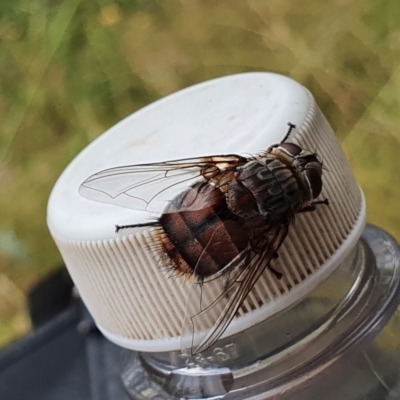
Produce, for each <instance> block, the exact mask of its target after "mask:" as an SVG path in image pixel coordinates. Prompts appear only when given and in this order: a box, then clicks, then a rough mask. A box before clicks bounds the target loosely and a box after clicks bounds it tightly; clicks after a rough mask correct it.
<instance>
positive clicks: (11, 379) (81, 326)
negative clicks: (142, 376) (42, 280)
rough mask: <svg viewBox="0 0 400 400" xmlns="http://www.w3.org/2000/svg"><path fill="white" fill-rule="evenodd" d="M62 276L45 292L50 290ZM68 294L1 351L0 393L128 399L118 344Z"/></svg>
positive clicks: (23, 398)
mask: <svg viewBox="0 0 400 400" xmlns="http://www.w3.org/2000/svg"><path fill="white" fill-rule="evenodd" d="M60 282H62V280H60V279H55V280H54V281H53V288H52V290H48V289H49V287H50V286H52V285H50V286H48V285H44V287H46V290H45V292H47V293H52V294H54V293H55V292H54V290H53V289H56V287H57V286H58V285H60ZM36 295H38V294H37V293H36ZM51 296H52V295H51ZM39 297H40V296H39ZM69 298H70V299H69V302H68V303H69V304H70V305H69V306H68V307H67V308H64V310H63V311H61V312H59V313H58V314H57V315H56V316H55V317H53V318H52V319H50V320H48V321H47V322H44V315H45V314H46V313H47V314H46V315H51V314H52V313H51V312H50V314H48V310H46V311H45V313H44V314H43V315H41V316H38V314H36V318H38V319H37V321H38V322H39V325H41V326H40V327H39V328H38V329H36V330H34V331H33V332H32V333H31V334H30V335H28V336H27V337H26V338H23V339H21V340H19V341H17V342H15V343H14V344H12V345H11V346H9V347H8V348H5V349H4V350H2V351H1V352H0V399H4V400H27V399H29V400H131V399H130V398H129V397H128V395H127V394H126V392H125V390H124V387H123V385H122V381H121V379H120V376H119V373H120V369H119V359H120V353H121V348H120V347H118V346H116V345H114V344H112V343H111V342H109V341H108V340H106V339H104V337H103V336H102V335H101V334H100V333H99V331H98V330H97V329H96V327H95V325H94V323H93V321H92V319H91V317H90V316H89V314H88V313H87V311H86V310H85V308H84V306H83V305H82V303H81V302H80V300H77V299H75V301H71V299H72V296H71V291H70V292H69ZM42 300H43V299H42ZM42 300H41V301H42ZM41 301H39V303H41ZM61 303H62V301H61V302H60V303H58V304H61ZM64 304H66V303H64Z"/></svg>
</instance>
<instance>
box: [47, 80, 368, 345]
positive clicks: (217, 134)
mask: <svg viewBox="0 0 400 400" xmlns="http://www.w3.org/2000/svg"><path fill="white" fill-rule="evenodd" d="M288 122H290V123H292V124H295V125H296V129H295V130H294V131H293V132H292V133H291V135H290V139H289V141H290V142H292V143H296V144H298V145H299V146H300V147H302V148H304V149H309V150H311V151H316V152H317V153H318V155H319V156H320V158H321V159H322V160H323V163H324V166H325V167H326V170H324V171H323V178H322V179H323V189H322V193H321V196H320V197H321V199H322V198H328V199H329V201H330V206H329V207H327V206H320V207H318V208H317V210H316V211H313V212H306V213H302V214H298V215H297V216H296V222H295V224H294V225H293V226H292V227H291V229H290V232H289V235H288V236H287V238H286V239H285V241H284V243H283V245H282V247H281V248H280V250H279V258H278V259H276V260H273V262H272V263H273V266H274V268H275V269H276V270H279V271H282V272H283V274H284V276H283V278H282V279H280V280H277V279H276V278H275V277H274V276H273V275H272V274H271V273H270V272H269V271H268V270H266V271H265V272H264V273H263V275H262V276H261V278H260V279H259V280H258V282H257V284H256V285H255V287H254V288H253V290H252V292H251V293H250V295H249V296H248V297H247V299H246V300H245V301H244V303H243V305H242V307H241V309H240V310H239V313H238V314H237V315H236V317H235V318H234V320H233V321H232V322H231V323H230V325H229V327H228V329H227V330H226V331H225V333H224V335H223V336H229V335H232V334H234V333H236V332H239V331H242V330H244V329H246V328H247V327H250V326H252V325H255V324H256V323H258V322H260V321H263V320H265V319H266V318H268V317H269V316H271V315H273V314H275V313H277V312H279V311H280V310H282V309H283V308H285V307H288V306H290V305H291V304H293V303H294V302H296V301H298V300H299V299H300V298H302V297H304V296H305V295H306V294H307V293H309V292H310V291H312V290H313V289H314V288H315V287H316V286H317V285H318V284H319V283H320V282H321V281H323V280H325V279H326V278H328V277H329V275H330V274H331V272H332V271H333V270H334V269H335V268H336V267H337V266H338V264H339V263H340V262H341V261H342V260H343V259H344V257H345V256H346V255H347V254H348V253H349V252H350V250H351V249H352V248H353V247H354V245H355V243H356V242H357V240H358V238H359V236H360V235H361V232H362V229H363V227H364V223H365V215H366V210H365V203H364V198H363V195H362V192H361V190H360V189H359V187H358V185H357V183H356V181H355V179H354V176H353V174H352V172H351V169H350V167H349V164H348V162H347V160H346V157H345V155H344V154H343V151H342V149H341V147H340V145H339V143H338V142H337V140H336V138H335V135H334V133H333V132H332V129H331V127H330V126H329V124H328V122H327V121H326V119H325V118H324V116H323V114H322V113H321V111H320V110H319V108H318V107H317V105H316V103H315V101H314V99H313V97H312V96H311V94H310V93H309V92H308V91H307V90H306V89H305V88H304V87H303V86H301V85H300V84H298V83H296V82H295V81H293V80H291V79H289V78H286V77H283V76H280V75H277V74H272V73H246V74H239V75H232V76H227V77H224V78H220V79H215V80H211V81H208V82H204V83H202V84H198V85H195V86H193V87H190V88H188V89H185V90H182V91H180V92H177V93H175V94H173V95H170V96H168V97H166V98H164V99H162V100H160V101H157V102H156V103H154V104H151V105H149V106H147V107H145V108H144V109H142V110H140V111H138V112H136V113H134V114H132V115H130V116H129V117H127V118H126V119H124V120H123V121H121V122H120V123H118V124H117V125H115V126H114V127H112V128H111V129H110V130H109V131H107V132H106V133H105V134H103V135H102V136H100V137H99V138H98V139H97V140H95V141H94V142H93V143H92V144H90V145H89V146H88V147H87V148H86V149H85V150H83V151H82V152H81V154H79V155H78V156H77V157H76V158H75V159H74V160H73V161H72V162H71V164H70V165H69V166H68V167H67V168H66V170H65V171H64V173H63V174H62V175H61V177H60V178H59V180H58V182H57V183H56V185H55V187H54V189H53V191H52V194H51V197H50V200H49V204H48V225H49V228H50V231H51V234H52V236H53V238H54V240H55V242H56V244H57V246H58V248H59V250H60V252H61V254H62V256H63V258H64V261H65V264H66V266H67V268H68V270H69V272H70V274H71V276H72V279H73V280H74V282H75V284H76V286H77V288H78V290H79V292H80V294H81V297H82V299H83V301H84V302H85V304H86V306H87V307H88V309H89V311H90V312H91V314H92V316H93V317H94V319H95V322H96V324H97V326H98V327H99V329H100V330H101V331H102V332H103V333H104V335H105V336H106V337H108V338H109V339H110V340H112V341H113V342H115V343H117V344H119V345H121V346H124V347H127V348H130V349H134V350H139V351H170V350H179V349H180V334H181V327H182V318H183V315H184V311H185V299H186V296H187V293H188V290H189V287H190V284H189V283H183V282H182V281H180V280H179V279H178V278H176V279H169V277H168V274H165V272H163V271H162V270H160V268H159V267H158V265H157V262H155V260H154V257H153V255H152V253H151V251H149V250H148V247H149V244H151V237H152V236H151V234H150V233H149V232H148V229H147V230H146V229H137V230H136V231H132V230H126V231H124V230H122V231H120V233H118V234H117V233H115V225H127V224H138V223H145V222H147V221H148V220H149V219H148V218H149V215H148V213H147V212H144V211H135V210H132V209H129V208H123V207H119V206H117V205H114V204H105V203H100V202H96V201H91V200H88V199H87V198H84V197H82V196H81V195H80V194H79V192H78V189H79V186H80V185H81V183H82V182H83V181H84V180H85V179H87V178H88V177H89V176H90V175H92V174H94V173H96V172H99V171H101V170H104V169H106V168H112V167H118V166H123V165H132V164H140V163H152V162H161V161H167V160H174V159H180V158H188V157H202V156H208V155H223V154H239V155H243V156H245V157H248V156H249V155H251V154H258V153H260V152H262V151H265V150H266V149H267V148H268V147H269V146H270V145H272V144H276V143H280V142H281V141H282V139H283V138H284V136H285V134H286V132H287V130H288Z"/></svg>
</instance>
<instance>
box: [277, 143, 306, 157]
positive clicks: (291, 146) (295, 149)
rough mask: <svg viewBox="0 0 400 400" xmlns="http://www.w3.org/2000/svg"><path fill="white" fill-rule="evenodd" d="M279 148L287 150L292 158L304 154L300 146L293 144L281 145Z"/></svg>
mask: <svg viewBox="0 0 400 400" xmlns="http://www.w3.org/2000/svg"><path fill="white" fill-rule="evenodd" d="M279 147H281V148H282V149H284V150H286V151H287V152H288V153H289V154H291V155H292V156H297V155H298V154H300V153H301V152H302V149H301V148H300V147H299V146H297V144H293V143H281V144H280V145H279Z"/></svg>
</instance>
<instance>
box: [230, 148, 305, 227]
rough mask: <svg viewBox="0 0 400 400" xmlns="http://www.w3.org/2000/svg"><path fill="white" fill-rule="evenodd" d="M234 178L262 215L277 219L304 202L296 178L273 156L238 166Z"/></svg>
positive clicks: (289, 169) (287, 167) (288, 168)
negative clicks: (249, 195) (249, 194)
mask: <svg viewBox="0 0 400 400" xmlns="http://www.w3.org/2000/svg"><path fill="white" fill-rule="evenodd" d="M236 181H237V182H238V184H239V185H242V186H244V187H245V188H246V189H248V191H249V192H250V193H251V195H252V197H253V199H254V204H255V206H256V207H257V211H258V213H259V214H260V215H261V216H262V217H263V218H271V217H273V218H278V219H279V218H281V217H282V216H284V215H286V214H287V213H291V212H292V211H294V210H295V209H297V208H299V207H300V206H301V204H303V202H304V197H303V192H302V190H301V186H300V184H299V179H298V177H296V176H295V175H294V172H293V170H292V169H291V168H290V167H289V166H287V165H286V164H285V163H284V162H282V161H280V160H278V159H277V158H275V157H273V156H269V157H265V158H262V159H258V160H253V161H250V162H249V163H247V164H246V165H245V166H243V167H242V168H240V169H239V171H238V173H237V175H236Z"/></svg>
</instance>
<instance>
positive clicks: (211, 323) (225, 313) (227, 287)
mask: <svg viewBox="0 0 400 400" xmlns="http://www.w3.org/2000/svg"><path fill="white" fill-rule="evenodd" d="M288 228H289V221H288V222H286V223H282V224H279V225H276V226H274V227H271V228H270V229H269V230H268V231H267V234H266V243H265V247H264V248H263V249H262V250H261V251H259V252H256V253H255V252H253V251H252V250H251V249H250V248H249V247H248V248H246V249H245V250H243V251H242V252H241V253H240V254H239V255H238V256H237V257H236V258H235V259H234V260H232V262H231V263H229V264H228V265H227V266H226V267H225V268H224V269H222V270H221V271H220V272H219V273H217V274H215V275H213V276H211V277H209V278H208V279H207V280H205V281H204V282H202V283H201V282H197V283H193V284H192V287H191V289H190V291H189V294H188V299H187V303H186V312H185V317H184V322H183V327H182V336H181V350H182V353H183V354H186V355H195V354H198V353H201V352H203V351H205V350H207V349H208V348H209V347H211V346H212V345H213V344H214V343H215V342H216V341H217V340H218V339H219V338H220V337H221V335H222V334H223V333H224V332H225V330H226V328H227V327H228V325H229V324H230V322H231V321H232V319H233V318H234V317H235V315H236V313H237V312H238V310H239V308H240V306H241V305H242V303H243V301H244V300H245V299H246V297H247V295H248V294H249V293H250V291H251V290H252V288H253V287H254V285H255V284H256V282H257V280H258V279H259V278H260V276H261V274H262V273H263V272H264V270H265V268H266V267H268V265H269V263H270V261H271V259H272V258H273V257H274V255H275V254H276V253H277V251H278V249H279V247H280V245H281V244H282V242H283V240H284V239H285V237H286V235H287V232H288Z"/></svg>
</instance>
